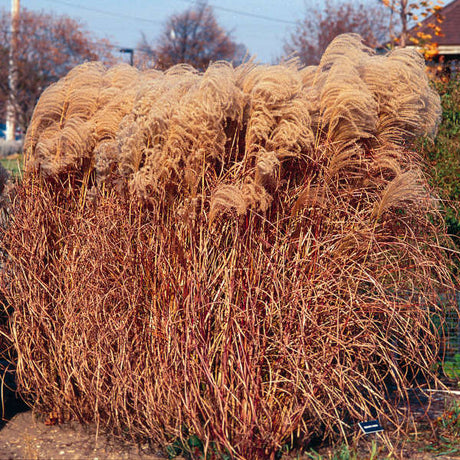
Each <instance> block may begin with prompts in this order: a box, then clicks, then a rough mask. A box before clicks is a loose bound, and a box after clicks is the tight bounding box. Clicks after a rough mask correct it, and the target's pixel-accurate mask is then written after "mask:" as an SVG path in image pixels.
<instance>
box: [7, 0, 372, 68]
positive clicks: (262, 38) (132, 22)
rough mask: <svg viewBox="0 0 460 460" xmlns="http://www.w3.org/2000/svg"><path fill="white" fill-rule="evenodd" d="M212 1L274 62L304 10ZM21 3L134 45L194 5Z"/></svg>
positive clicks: (156, 0) (252, 1)
mask: <svg viewBox="0 0 460 460" xmlns="http://www.w3.org/2000/svg"><path fill="white" fill-rule="evenodd" d="M375 1H377V0H375ZM208 3H209V4H210V5H211V6H214V7H215V9H214V12H215V15H216V18H217V20H218V22H219V24H220V25H221V26H223V27H224V28H225V29H226V30H228V31H231V32H232V36H233V38H234V39H235V41H237V42H239V43H243V44H244V45H246V47H247V48H248V50H249V52H250V53H251V54H252V55H256V56H257V57H258V59H259V60H260V61H263V62H271V61H273V60H275V59H276V58H277V57H279V56H280V55H281V54H282V45H283V41H284V39H285V38H286V37H287V36H288V35H289V33H290V31H292V30H293V29H294V27H295V22H296V21H297V20H299V19H301V18H302V17H303V15H304V12H305V0H285V1H282V0H231V1H228V0H209V2H208ZM309 3H310V4H312V3H314V4H318V3H321V2H319V1H318V2H316V1H313V2H312V1H310V2H309ZM20 4H21V8H27V9H30V10H38V11H46V12H54V13H56V14H66V15H68V16H71V17H73V18H75V19H78V20H80V21H81V22H83V23H84V24H85V25H86V27H87V29H88V30H90V31H91V32H92V33H93V34H95V35H96V36H97V37H98V38H108V39H109V40H110V41H112V42H114V43H115V44H117V45H119V46H120V47H127V48H131V47H135V46H136V44H137V43H138V41H139V39H140V37H141V32H144V34H145V35H146V37H147V38H148V39H149V40H150V41H152V40H154V39H155V38H156V37H158V35H159V34H160V32H161V29H162V26H163V24H164V23H165V21H166V20H167V18H168V17H169V16H170V15H171V14H173V13H178V12H181V11H183V10H185V9H187V8H188V7H190V6H193V4H194V1H193V0H166V1H165V0H128V1H126V0H124V1H110V0H99V1H97V0H92V1H91V0H20ZM10 7H11V0H0V8H2V9H4V10H9V9H10ZM228 10H233V11H228ZM260 16H263V17H266V18H263V17H260Z"/></svg>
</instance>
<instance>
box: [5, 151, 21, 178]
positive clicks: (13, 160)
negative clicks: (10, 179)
mask: <svg viewBox="0 0 460 460" xmlns="http://www.w3.org/2000/svg"><path fill="white" fill-rule="evenodd" d="M0 164H1V165H2V166H3V167H4V168H5V169H6V170H7V171H8V172H9V173H11V175H13V176H19V175H21V173H22V169H23V165H24V161H23V156H22V154H20V153H15V154H13V155H9V156H7V157H4V158H0Z"/></svg>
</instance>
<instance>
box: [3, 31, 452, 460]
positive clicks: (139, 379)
mask: <svg viewBox="0 0 460 460" xmlns="http://www.w3.org/2000/svg"><path fill="white" fill-rule="evenodd" d="M88 99H91V101H89V100H88ZM87 102H88V105H87ZM69 114H71V115H70V116H69ZM438 116H439V98H438V97H437V96H436V94H435V93H433V92H432V91H431V89H430V88H429V85H428V81H427V78H426V77H425V75H424V71H423V68H422V61H421V60H420V59H419V58H418V57H416V54H415V53H413V52H411V51H395V52H392V53H390V54H389V55H387V56H376V55H375V54H374V52H373V51H372V50H371V49H369V48H366V47H365V46H364V45H363V44H362V43H361V40H360V38H359V37H358V36H356V35H344V36H341V37H338V38H337V39H336V40H334V42H333V43H332V44H331V45H330V47H329V48H328V50H327V51H326V52H325V55H324V57H323V59H322V60H321V63H320V65H319V66H317V67H308V68H306V69H302V68H298V65H297V64H296V62H295V61H290V62H288V63H285V64H281V65H277V66H265V65H257V64H255V63H254V62H248V63H245V64H243V65H242V66H239V67H237V68H233V67H232V66H230V65H229V64H226V63H222V62H219V63H215V64H212V65H211V66H210V67H209V68H208V70H207V71H206V72H204V73H198V72H196V71H195V70H194V69H192V68H191V67H189V66H176V67H173V68H171V69H169V70H168V71H166V72H158V71H144V72H140V71H138V70H136V69H133V68H130V67H129V66H117V67H114V68H112V69H105V68H103V67H102V66H101V65H99V64H86V65H84V66H81V67H78V68H76V69H74V71H72V72H71V73H70V74H69V75H68V76H67V77H66V78H64V79H62V80H61V81H59V82H58V83H56V84H55V85H54V86H52V87H51V88H49V89H48V90H47V91H45V92H44V94H43V96H42V98H41V99H40V101H39V103H38V105H37V107H36V109H35V113H34V117H33V120H32V123H31V127H30V129H29V131H28V133H27V141H26V151H27V158H26V169H25V174H24V180H23V182H22V184H20V185H19V186H18V187H17V191H16V193H17V196H16V198H15V200H14V201H13V204H12V209H11V215H12V222H13V223H14V224H12V225H11V226H9V227H8V228H7V229H6V230H5V232H4V234H3V235H2V241H3V243H4V246H5V248H6V250H7V251H8V256H9V257H8V259H7V261H6V263H5V268H4V271H3V273H2V275H1V276H2V278H1V284H2V290H3V291H4V293H5V295H6V297H7V299H8V302H9V304H10V305H11V306H12V309H13V314H12V316H11V318H10V330H9V336H10V340H11V343H12V344H13V345H14V348H15V350H16V352H17V355H18V363H17V370H18V372H17V378H18V383H19V387H20V390H21V393H22V394H23V395H24V396H25V397H29V398H30V400H31V401H33V404H34V406H35V408H36V410H37V411H38V412H40V413H42V414H45V415H46V414H47V413H49V412H51V411H53V412H55V411H58V412H59V413H60V414H61V417H62V418H63V419H66V418H74V419H78V420H80V421H82V422H91V421H96V422H97V423H98V424H99V425H100V426H101V427H104V428H106V429H108V430H112V431H114V432H116V433H119V434H125V435H126V434H128V435H130V436H131V437H133V438H135V439H140V438H142V439H151V440H153V441H158V442H161V443H163V444H169V443H174V441H175V440H177V439H178V438H179V439H181V440H182V441H183V444H184V445H187V442H186V441H187V437H189V436H197V437H198V438H199V439H200V440H201V441H202V442H203V450H204V455H205V456H206V454H207V453H211V450H212V449H214V448H215V449H217V451H219V452H221V453H226V454H227V455H230V456H231V457H234V458H239V459H256V458H275V456H276V455H277V453H279V452H280V449H281V447H282V446H283V445H284V444H285V443H287V442H289V443H291V444H297V445H298V446H301V447H304V446H306V445H308V443H309V442H310V441H311V440H312V439H313V438H315V437H318V436H320V437H328V436H330V437H334V436H346V435H347V434H349V433H350V432H351V431H352V430H353V427H354V426H355V422H356V421H358V420H365V419H369V418H370V417H372V418H375V417H378V418H379V419H380V420H381V422H382V423H383V424H384V426H385V427H386V428H387V429H393V430H395V431H396V432H399V433H404V432H407V431H405V430H406V428H407V425H406V422H407V423H410V420H411V419H410V416H409V415H410V414H409V412H410V411H402V410H401V409H400V406H398V404H397V403H396V402H395V400H394V398H393V397H392V396H393V395H394V393H393V395H391V394H390V393H391V392H392V389H396V392H395V393H396V394H397V396H398V397H399V398H401V399H402V400H403V401H404V400H405V401H408V399H409V394H408V388H410V387H412V386H416V387H420V386H421V385H422V384H423V385H430V386H431V387H436V386H439V385H441V384H440V382H439V381H438V379H437V376H436V374H435V372H434V369H435V368H436V362H437V359H438V356H439V352H440V350H441V345H442V340H441V339H442V337H441V336H440V334H441V333H440V332H439V324H438V322H441V323H442V318H443V313H444V310H443V308H442V307H441V306H440V304H439V301H438V299H439V294H440V293H446V292H447V293H449V292H452V289H453V284H454V281H458V280H454V281H453V280H452V278H451V275H450V272H449V259H448V256H447V255H446V254H448V252H447V251H445V246H446V245H448V244H449V241H448V239H447V237H446V236H445V229H444V227H443V225H442V223H441V222H442V219H440V216H439V211H438V208H437V206H436V202H435V200H434V199H433V196H436V191H434V190H431V189H430V187H429V186H428V183H427V180H426V178H425V176H424V175H423V173H422V169H421V161H420V158H419V156H418V155H417V154H416V153H415V152H413V151H411V150H410V142H409V141H410V140H411V139H412V138H414V137H416V136H417V135H418V134H420V133H424V132H432V131H433V130H434V129H435V127H436V123H437V120H438ZM441 329H442V328H441Z"/></svg>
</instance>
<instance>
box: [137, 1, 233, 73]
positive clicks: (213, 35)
mask: <svg viewBox="0 0 460 460" xmlns="http://www.w3.org/2000/svg"><path fill="white" fill-rule="evenodd" d="M138 47H139V48H140V49H142V50H143V51H144V54H145V57H146V58H147V59H150V61H153V62H155V65H156V67H158V68H161V69H166V68H168V67H171V66H172V65H175V64H179V63H186V64H190V65H192V66H194V67H195V68H197V69H200V70H204V69H206V67H207V66H208V64H209V63H210V62H211V61H218V60H233V59H234V58H235V54H239V53H237V51H238V45H237V44H236V43H235V42H234V41H233V40H232V38H231V36H230V34H229V33H228V32H226V31H225V30H224V29H222V27H220V26H219V24H218V23H217V21H216V18H215V16H214V12H213V10H212V8H211V7H210V6H208V5H207V4H206V3H201V4H200V5H198V6H196V7H193V8H190V9H188V10H186V11H184V12H183V13H180V14H175V15H173V16H171V17H170V18H169V19H168V21H167V22H166V24H165V27H164V29H163V32H162V35H161V37H160V39H159V41H158V44H157V46H156V47H152V46H151V45H150V44H149V43H148V42H147V41H146V39H145V37H143V39H142V40H141V42H140V43H139V45H138ZM237 57H238V56H237Z"/></svg>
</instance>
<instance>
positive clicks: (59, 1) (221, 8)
mask: <svg viewBox="0 0 460 460" xmlns="http://www.w3.org/2000/svg"><path fill="white" fill-rule="evenodd" d="M46 1H47V2H51V3H57V4H60V5H66V6H70V7H73V8H78V9H81V10H87V11H94V12H96V13H101V14H105V15H107V16H114V17H119V18H124V19H133V20H135V21H143V22H150V23H153V24H163V21H158V20H156V19H147V18H142V17H140V16H131V15H127V14H120V13H114V12H112V11H107V10H101V9H98V8H92V7H88V6H83V5H78V4H75V3H71V2H66V1H64V0H46ZM181 1H182V2H185V3H189V4H198V3H199V2H197V1H195V0H181ZM208 5H209V6H211V7H212V8H213V9H215V10H219V11H225V12H226V13H233V14H238V15H240V16H246V17H249V18H255V19H262V20H264V21H272V22H278V23H281V24H291V25H297V22H295V21H290V20H288V19H280V18H275V17H273V16H265V15H263V14H257V13H250V12H248V11H241V10H235V9H233V8H226V7H224V6H218V5H213V4H211V3H208Z"/></svg>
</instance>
